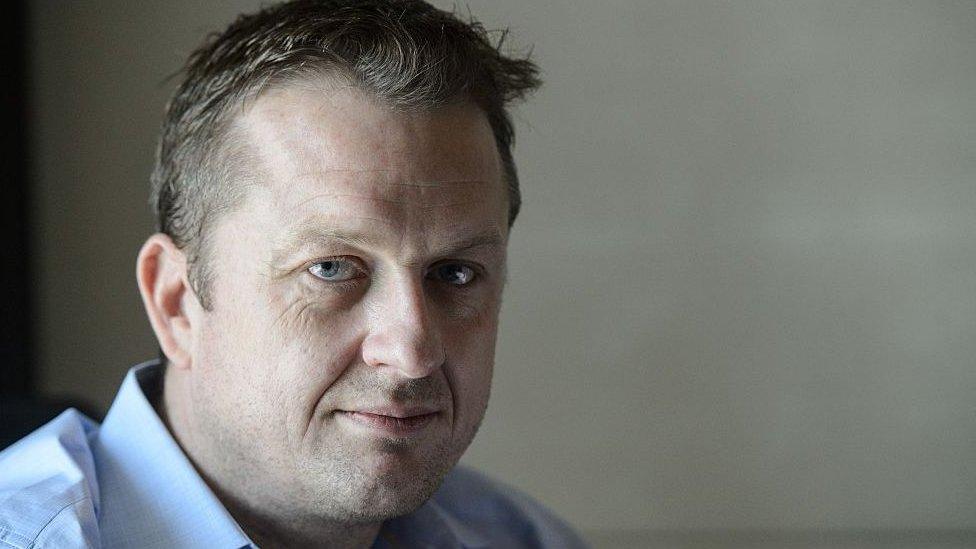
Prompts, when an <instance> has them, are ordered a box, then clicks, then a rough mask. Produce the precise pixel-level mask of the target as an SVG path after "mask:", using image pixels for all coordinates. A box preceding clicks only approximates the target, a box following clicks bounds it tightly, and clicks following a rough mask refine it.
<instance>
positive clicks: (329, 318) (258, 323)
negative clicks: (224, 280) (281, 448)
mask: <svg viewBox="0 0 976 549" xmlns="http://www.w3.org/2000/svg"><path fill="white" fill-rule="evenodd" d="M269 297H270V299H269V298H267V297H266V298H265V299H263V300H261V299H256V300H254V301H253V302H250V303H248V304H247V305H243V304H242V302H241V301H237V302H236V303H235V302H234V301H229V300H228V301H225V302H224V303H223V304H226V305H227V306H225V307H220V306H219V305H218V306H217V307H215V310H214V311H213V312H212V313H210V319H209V320H210V322H209V323H208V324H207V328H206V330H205V335H204V338H202V339H203V342H202V343H203V345H201V347H202V349H201V353H200V360H201V362H202V363H203V364H205V365H206V366H205V368H204V369H205V370H206V375H207V377H208V379H207V380H206V383H205V384H204V385H206V386H209V387H210V388H211V389H210V390H208V393H209V395H208V398H212V399H216V400H217V401H218V402H215V403H214V404H222V405H224V406H225V407H230V408H231V409H233V410H239V412H238V414H239V417H240V418H241V420H242V421H244V422H246V423H251V424H255V423H262V422H268V423H273V424H274V425H272V427H273V428H274V429H281V427H282V426H283V425H282V423H284V427H286V428H287V430H288V432H298V431H302V432H303V431H304V428H305V426H304V425H303V422H306V421H307V416H309V415H310V414H311V413H312V411H313V409H314V407H315V405H316V404H317V403H318V401H319V400H320V399H321V397H322V394H323V393H325V391H326V390H327V389H328V387H329V386H331V385H332V383H334V382H335V380H336V379H337V378H338V377H340V376H341V375H342V373H343V371H345V369H346V368H347V367H348V366H349V365H350V364H352V363H353V362H354V361H355V360H356V359H357V356H358V348H359V344H358V335H357V331H356V330H355V326H356V325H357V323H356V320H355V318H352V314H351V312H350V311H348V310H346V311H343V310H336V309H327V308H326V307H325V306H323V305H322V304H321V303H320V302H319V301H314V300H309V299H307V297H306V296H280V297H278V296H274V295H271V296H269ZM223 304H221V305H223ZM218 388H219V389H218ZM247 416H253V417H254V419H253V420H247V419H246V418H247ZM261 418H264V419H261Z"/></svg>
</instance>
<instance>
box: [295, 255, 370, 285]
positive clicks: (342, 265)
mask: <svg viewBox="0 0 976 549" xmlns="http://www.w3.org/2000/svg"><path fill="white" fill-rule="evenodd" d="M308 272H310V273H312V275H313V276H315V277H317V278H321V279H322V280H325V281H327V282H343V281H345V280H352V279H353V278H358V277H359V274H360V271H359V268H358V267H357V266H356V265H355V264H353V262H352V261H347V260H344V259H329V260H326V261H319V262H318V263H315V264H313V265H312V266H311V267H309V268H308Z"/></svg>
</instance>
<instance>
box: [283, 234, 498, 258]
mask: <svg viewBox="0 0 976 549" xmlns="http://www.w3.org/2000/svg"><path fill="white" fill-rule="evenodd" d="M329 241H338V242H341V243H343V244H346V245H349V246H352V247H354V248H361V249H364V250H369V249H375V248H378V247H380V245H381V242H382V241H381V239H379V238H377V237H375V236H373V235H370V234H369V233H364V232H359V231H348V230H344V229H340V228H335V227H309V226H305V227H302V226H299V227H298V228H297V230H294V231H291V232H289V233H287V234H286V235H285V236H284V237H283V238H282V240H281V244H280V245H279V246H277V247H275V249H274V251H273V253H272V257H273V258H274V261H275V263H276V264H277V263H281V262H282V261H283V260H284V259H285V258H286V257H287V256H288V255H290V254H291V253H293V252H294V251H295V250H298V249H300V248H302V247H304V246H308V245H312V244H319V243H326V242H329ZM504 242H505V240H504V238H503V237H502V235H501V233H499V232H498V231H497V230H494V229H490V230H487V231H484V232H475V233H468V234H461V236H460V237H459V238H457V239H456V240H453V241H452V242H450V243H449V244H446V245H444V246H440V247H437V248H435V249H433V250H431V251H432V252H433V255H435V256H446V255H450V254H455V253H458V252H463V251H467V250H471V249H475V248H490V249H495V248H501V247H502V246H503V245H504Z"/></svg>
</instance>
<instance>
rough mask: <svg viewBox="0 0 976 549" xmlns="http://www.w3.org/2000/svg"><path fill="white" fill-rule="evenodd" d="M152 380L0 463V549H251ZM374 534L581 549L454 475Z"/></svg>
mask: <svg viewBox="0 0 976 549" xmlns="http://www.w3.org/2000/svg"><path fill="white" fill-rule="evenodd" d="M161 372H162V368H161V367H160V366H159V364H158V363H157V362H155V361H153V362H148V363H145V364H141V365H139V366H136V367H134V368H132V370H130V371H129V374H128V375H127V376H126V377H125V381H123V383H122V388H121V389H120V390H119V393H118V395H117V396H116V398H115V402H114V403H113V404H112V407H111V409H110V410H109V412H108V415H107V416H106V418H105V422H104V423H103V424H102V425H101V427H99V426H98V424H97V423H95V422H94V421H92V420H90V419H88V418H87V417H85V416H84V415H82V414H81V413H79V412H77V411H76V410H73V409H72V410H68V411H66V412H64V413H63V414H61V415H60V416H58V417H57V418H55V419H54V420H52V421H51V422H50V423H48V424H47V425H45V426H44V427H41V428H40V429H38V430H37V431H35V432H34V433H32V434H31V435H29V436H27V437H26V438H24V439H22V440H21V441H19V442H17V443H16V444H14V445H13V446H11V447H9V448H7V449H6V450H4V451H3V452H0V548H9V547H16V548H17V549H40V548H48V547H51V548H58V549H68V548H73V547H106V548H109V547H138V548H151V547H166V548H173V547H186V548H196V547H201V548H203V547H206V548H208V549H209V548H232V549H239V548H242V547H256V546H255V544H254V543H253V542H251V540H250V539H248V537H247V534H245V533H244V531H243V530H242V529H241V527H240V526H239V525H238V524H237V523H236V522H235V521H234V519H233V518H232V517H231V515H230V513H228V511H227V509H225V508H224V506H223V505H222V504H221V503H220V501H219V500H218V499H217V497H216V496H215V495H214V493H213V492H212V491H211V490H210V488H209V487H208V486H207V485H206V483H204V481H203V479H202V478H201V477H200V475H199V474H197V472H196V470H195V469H194V468H193V466H192V465H191V464H190V461H189V460H188V459H187V457H186V455H185V454H183V451H182V450H181V449H180V447H179V446H178V445H177V443H176V441H175V440H174V439H173V437H172V436H171V435H170V433H169V431H168V430H167V429H166V426H165V425H164V424H163V422H162V421H161V420H160V418H159V416H158V415H157V414H156V412H155V410H154V409H153V407H152V405H151V404H150V401H149V399H148V398H147V394H149V395H154V394H156V392H155V391H154V389H153V387H159V385H158V384H159V383H160V377H161ZM383 530H384V531H385V532H388V533H390V534H391V535H392V537H393V538H394V539H396V540H397V541H398V542H399V543H400V544H402V545H403V546H405V547H437V548H439V547H505V548H508V547H513V548H514V547H552V548H574V547H584V544H583V543H582V542H581V541H580V539H579V538H578V537H577V536H576V535H575V534H574V533H573V532H572V530H570V529H569V528H568V527H567V526H566V525H565V524H564V523H563V522H562V521H560V520H559V519H557V518H556V517H554V516H553V515H552V514H551V513H549V512H548V511H547V510H546V509H544V508H543V507H542V506H540V505H539V504H538V503H536V502H534V501H532V500H531V499H529V498H528V497H526V496H525V495H523V494H521V493H519V492H517V491H515V490H513V489H511V488H508V487H505V486H502V485H500V484H497V483H495V482H493V481H491V480H489V479H487V478H485V477H484V476H482V475H480V474H478V473H475V472H473V471H471V470H469V469H465V468H462V467H455V468H454V470H453V471H452V472H451V473H449V474H448V476H447V478H446V479H445V481H444V483H443V484H442V485H441V487H440V489H439V490H438V491H437V493H436V494H435V495H434V496H433V497H432V498H431V499H430V500H428V501H427V502H426V503H425V504H424V505H423V506H421V507H420V508H419V509H418V510H417V511H415V512H413V513H411V514H409V515H407V516H404V517H400V518H396V519H393V520H389V521H387V522H386V523H384V524H383ZM385 537H386V536H380V537H378V538H377V540H376V542H375V543H374V545H373V547H375V548H384V549H385V548H386V547H388V545H387V542H386V541H385V539H384V538H385Z"/></svg>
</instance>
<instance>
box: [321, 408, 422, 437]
mask: <svg viewBox="0 0 976 549" xmlns="http://www.w3.org/2000/svg"><path fill="white" fill-rule="evenodd" d="M335 415H336V417H339V418H341V419H342V420H345V421H348V422H350V423H352V424H353V425H355V426H356V427H359V428H362V429H366V430H368V431H370V432H372V433H374V434H379V435H382V436H396V437H404V436H409V435H414V434H418V433H420V432H421V431H423V430H424V429H425V428H427V427H428V426H429V425H430V424H431V423H433V421H434V420H436V419H437V416H438V415H440V412H438V411H436V410H425V409H414V410H396V409H374V408H370V409H359V410H336V412H335Z"/></svg>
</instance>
